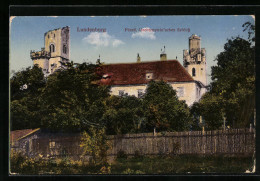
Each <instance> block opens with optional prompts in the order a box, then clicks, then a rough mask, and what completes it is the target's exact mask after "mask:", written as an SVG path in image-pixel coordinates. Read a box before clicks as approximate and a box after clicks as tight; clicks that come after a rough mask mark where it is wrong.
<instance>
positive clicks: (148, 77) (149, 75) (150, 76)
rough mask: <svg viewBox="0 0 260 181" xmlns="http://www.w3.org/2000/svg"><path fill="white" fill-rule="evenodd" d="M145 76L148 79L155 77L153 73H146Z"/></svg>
mask: <svg viewBox="0 0 260 181" xmlns="http://www.w3.org/2000/svg"><path fill="white" fill-rule="evenodd" d="M145 78H146V79H147V80H150V79H153V73H146V75H145Z"/></svg>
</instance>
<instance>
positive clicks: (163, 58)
mask: <svg viewBox="0 0 260 181" xmlns="http://www.w3.org/2000/svg"><path fill="white" fill-rule="evenodd" d="M160 60H162V61H165V60H167V55H166V53H165V46H164V50H163V51H162V49H161V54H160Z"/></svg>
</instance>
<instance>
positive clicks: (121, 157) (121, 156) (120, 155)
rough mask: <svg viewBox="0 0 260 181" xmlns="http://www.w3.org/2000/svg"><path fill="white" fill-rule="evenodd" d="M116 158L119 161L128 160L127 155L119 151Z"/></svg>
mask: <svg viewBox="0 0 260 181" xmlns="http://www.w3.org/2000/svg"><path fill="white" fill-rule="evenodd" d="M116 158H117V160H118V159H127V154H125V152H124V151H123V150H119V151H118V152H117V154H116Z"/></svg>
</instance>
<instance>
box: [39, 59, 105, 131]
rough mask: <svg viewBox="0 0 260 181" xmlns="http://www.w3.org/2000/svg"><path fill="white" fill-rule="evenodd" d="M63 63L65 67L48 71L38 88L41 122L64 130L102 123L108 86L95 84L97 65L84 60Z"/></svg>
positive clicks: (78, 129)
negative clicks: (81, 62)
mask: <svg viewBox="0 0 260 181" xmlns="http://www.w3.org/2000/svg"><path fill="white" fill-rule="evenodd" d="M67 66H68V68H67V69H66V70H62V71H58V72H56V73H54V74H52V75H50V76H49V77H48V80H47V84H46V87H44V88H43V89H42V94H41V97H40V99H41V103H42V109H41V110H40V112H41V114H42V115H44V117H42V119H41V120H42V125H43V126H45V127H47V128H50V129H54V130H68V131H73V130H75V131H80V130H87V129H88V127H89V125H91V124H96V125H100V126H102V124H103V123H102V122H101V118H102V115H103V113H104V99H105V98H106V97H108V96H109V88H108V87H107V86H101V85H99V84H98V80H99V77H98V76H97V75H96V73H95V70H96V68H97V66H96V65H93V64H86V63H83V64H80V65H78V66H76V67H74V66H73V64H69V65H67Z"/></svg>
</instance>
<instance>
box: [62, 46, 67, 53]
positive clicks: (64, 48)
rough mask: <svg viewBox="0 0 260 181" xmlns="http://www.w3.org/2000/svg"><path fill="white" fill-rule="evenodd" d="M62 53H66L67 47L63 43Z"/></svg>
mask: <svg viewBox="0 0 260 181" xmlns="http://www.w3.org/2000/svg"><path fill="white" fill-rule="evenodd" d="M63 53H65V54H67V47H66V45H63Z"/></svg>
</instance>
